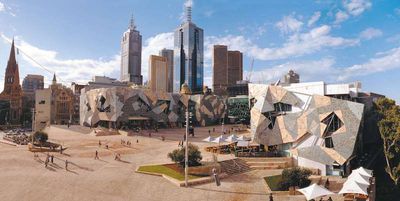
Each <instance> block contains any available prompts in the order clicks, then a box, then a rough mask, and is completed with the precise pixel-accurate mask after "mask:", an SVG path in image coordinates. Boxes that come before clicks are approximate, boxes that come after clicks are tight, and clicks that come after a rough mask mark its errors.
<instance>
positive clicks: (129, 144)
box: [121, 140, 132, 147]
mask: <svg viewBox="0 0 400 201" xmlns="http://www.w3.org/2000/svg"><path fill="white" fill-rule="evenodd" d="M121 144H122V145H127V146H129V147H130V146H131V145H132V143H131V141H129V140H128V141H125V140H121Z"/></svg>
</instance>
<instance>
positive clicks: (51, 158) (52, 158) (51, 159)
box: [50, 155, 54, 163]
mask: <svg viewBox="0 0 400 201" xmlns="http://www.w3.org/2000/svg"><path fill="white" fill-rule="evenodd" d="M50 161H51V163H53V162H54V155H51V156H50Z"/></svg>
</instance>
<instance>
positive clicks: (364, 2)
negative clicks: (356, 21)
mask: <svg viewBox="0 0 400 201" xmlns="http://www.w3.org/2000/svg"><path fill="white" fill-rule="evenodd" d="M343 6H344V8H346V10H347V12H348V13H349V14H351V15H353V16H358V15H361V14H362V13H363V12H364V11H365V10H367V9H369V8H371V6H372V3H371V1H370V0H344V1H343Z"/></svg>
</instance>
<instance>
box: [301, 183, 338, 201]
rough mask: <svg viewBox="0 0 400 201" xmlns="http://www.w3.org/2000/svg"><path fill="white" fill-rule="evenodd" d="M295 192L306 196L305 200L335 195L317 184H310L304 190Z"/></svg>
mask: <svg viewBox="0 0 400 201" xmlns="http://www.w3.org/2000/svg"><path fill="white" fill-rule="evenodd" d="M297 191H299V192H300V193H303V195H304V196H306V199H307V200H311V199H314V198H318V197H322V196H325V195H332V194H335V193H333V192H331V191H329V190H328V189H326V188H324V187H322V186H319V185H317V184H312V185H310V186H308V187H306V188H301V189H297Z"/></svg>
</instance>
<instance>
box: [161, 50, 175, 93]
mask: <svg viewBox="0 0 400 201" xmlns="http://www.w3.org/2000/svg"><path fill="white" fill-rule="evenodd" d="M159 55H160V56H163V57H165V58H167V69H168V79H167V92H172V91H173V87H172V84H173V83H174V82H173V80H174V50H169V49H165V48H164V49H162V50H160V53H159Z"/></svg>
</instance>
